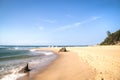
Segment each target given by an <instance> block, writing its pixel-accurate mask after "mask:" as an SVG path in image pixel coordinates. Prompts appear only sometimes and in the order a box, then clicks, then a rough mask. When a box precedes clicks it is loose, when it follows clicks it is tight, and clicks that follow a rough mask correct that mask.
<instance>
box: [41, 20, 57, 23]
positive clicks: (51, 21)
mask: <svg viewBox="0 0 120 80" xmlns="http://www.w3.org/2000/svg"><path fill="white" fill-rule="evenodd" d="M43 21H44V22H47V23H55V22H56V20H50V19H46V20H43Z"/></svg>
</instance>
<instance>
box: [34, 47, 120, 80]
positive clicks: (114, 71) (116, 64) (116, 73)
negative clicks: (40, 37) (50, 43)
mask: <svg viewBox="0 0 120 80" xmlns="http://www.w3.org/2000/svg"><path fill="white" fill-rule="evenodd" d="M58 49H59V48H57V49H56V48H46V49H43V50H52V51H54V52H56V53H57V51H58ZM67 49H68V50H69V52H59V53H57V54H58V55H59V57H58V59H56V60H55V61H54V62H53V63H52V64H51V65H49V66H48V67H47V68H46V69H45V70H44V71H42V72H40V73H39V74H37V75H36V76H35V77H34V78H33V80H120V46H92V47H67Z"/></svg>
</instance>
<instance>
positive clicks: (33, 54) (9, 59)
mask: <svg viewBox="0 0 120 80" xmlns="http://www.w3.org/2000/svg"><path fill="white" fill-rule="evenodd" d="M32 48H36V47H34V46H33V47H27V46H26V47H19V46H7V47H3V46H2V47H0V80H17V79H18V78H20V77H22V76H25V75H26V74H25V73H19V71H20V70H21V69H22V68H23V67H25V66H26V64H27V63H28V64H29V68H30V69H31V70H32V71H35V70H36V71H37V70H40V69H42V68H44V67H45V66H47V65H48V64H50V63H51V62H52V61H53V60H55V59H56V57H57V55H55V54H54V53H53V52H51V51H35V50H31V49H32Z"/></svg>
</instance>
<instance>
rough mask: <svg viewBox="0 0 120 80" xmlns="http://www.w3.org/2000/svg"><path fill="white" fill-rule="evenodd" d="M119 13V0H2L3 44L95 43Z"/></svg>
mask: <svg viewBox="0 0 120 80" xmlns="http://www.w3.org/2000/svg"><path fill="white" fill-rule="evenodd" d="M119 14H120V0H0V45H94V44H97V43H100V42H101V41H103V40H104V38H105V37H106V36H107V35H106V31H108V30H109V31H110V32H114V31H116V30H118V29H120V15H119Z"/></svg>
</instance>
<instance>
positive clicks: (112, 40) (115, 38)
mask: <svg viewBox="0 0 120 80" xmlns="http://www.w3.org/2000/svg"><path fill="white" fill-rule="evenodd" d="M107 35H108V36H107V38H106V39H105V40H104V41H103V42H102V43H101V44H100V45H116V44H120V30H118V31H116V32H114V33H111V32H110V31H107Z"/></svg>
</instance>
